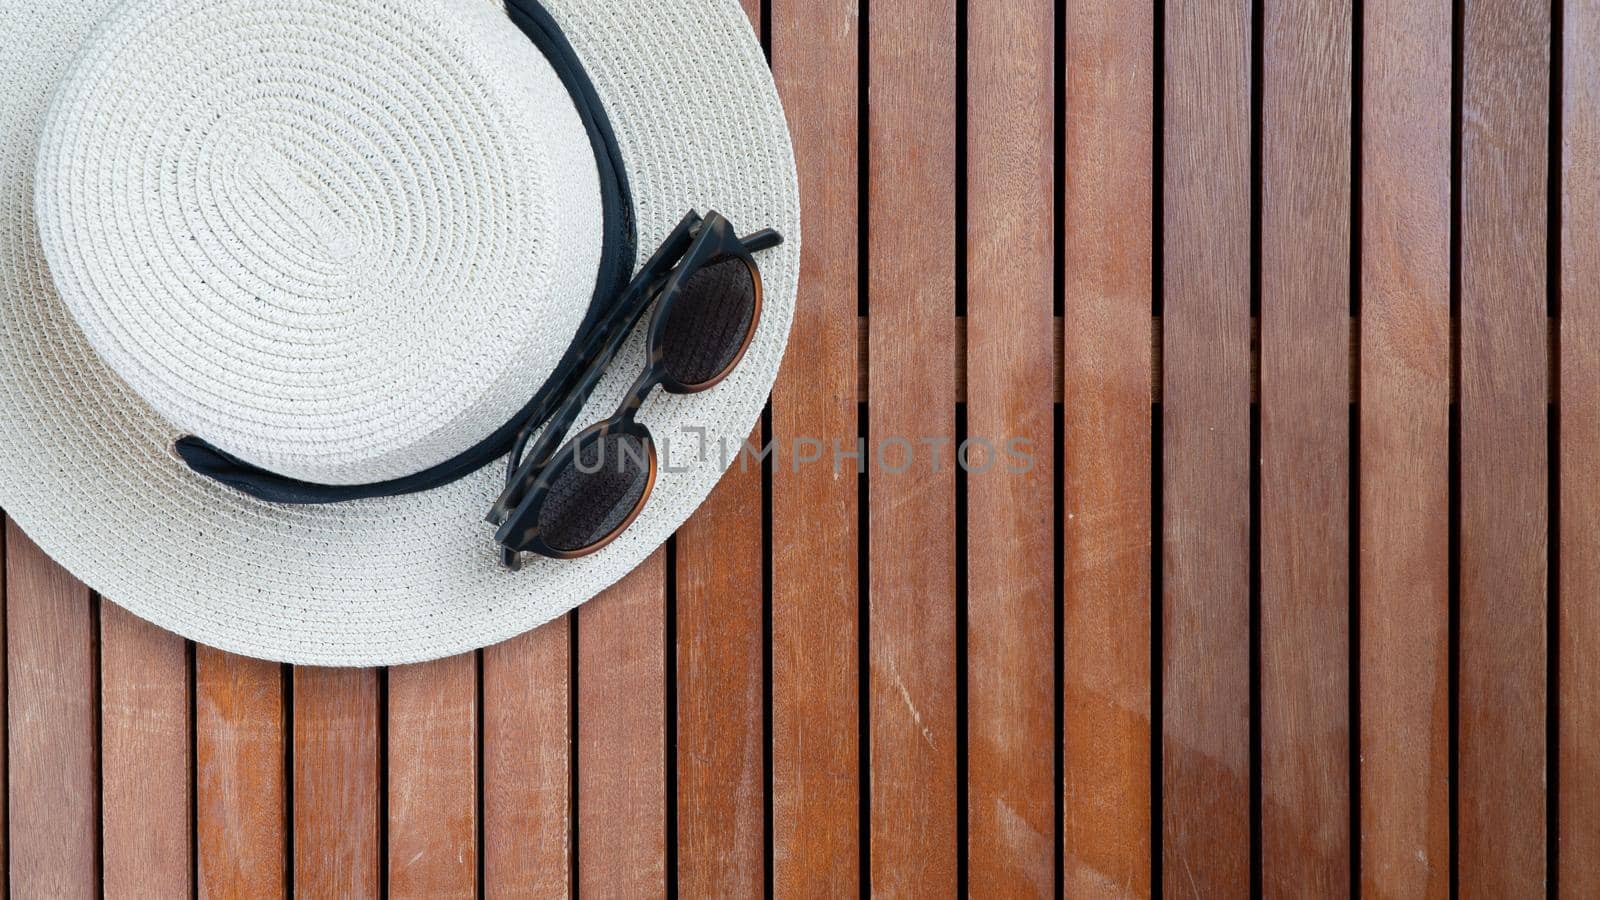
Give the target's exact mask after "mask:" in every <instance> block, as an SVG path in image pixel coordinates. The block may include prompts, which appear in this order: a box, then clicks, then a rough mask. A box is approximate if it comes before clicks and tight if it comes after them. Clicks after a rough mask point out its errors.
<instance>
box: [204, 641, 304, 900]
mask: <svg viewBox="0 0 1600 900" xmlns="http://www.w3.org/2000/svg"><path fill="white" fill-rule="evenodd" d="M283 680H284V676H283V667H282V666H280V665H278V664H277V663H270V662H264V661H262V660H259V659H247V658H245V657H243V656H235V655H233V654H231V653H224V652H223V651H221V650H215V649H212V648H210V647H197V648H196V650H195V769H196V772H197V773H198V783H197V784H196V785H195V791H196V798H195V800H196V821H195V829H196V832H197V834H198V838H197V840H198V843H199V856H200V860H199V862H200V885H199V887H200V896H202V897H276V896H282V895H283V894H284V893H285V891H286V889H287V886H288V885H287V880H288V876H287V866H288V860H287V855H288V832H287V823H286V821H285V819H286V816H285V810H286V807H285V805H284V801H285V797H286V793H285V791H286V784H285V782H286V780H287V778H286V774H285V772H284V761H285V760H284V714H285V713H284V698H283Z"/></svg>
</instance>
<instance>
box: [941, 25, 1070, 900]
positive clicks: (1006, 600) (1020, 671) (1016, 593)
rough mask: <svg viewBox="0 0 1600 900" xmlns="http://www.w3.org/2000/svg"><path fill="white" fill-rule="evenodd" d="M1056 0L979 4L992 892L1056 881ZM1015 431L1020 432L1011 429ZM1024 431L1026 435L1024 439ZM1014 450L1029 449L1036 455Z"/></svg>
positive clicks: (979, 591) (973, 87)
mask: <svg viewBox="0 0 1600 900" xmlns="http://www.w3.org/2000/svg"><path fill="white" fill-rule="evenodd" d="M1053 7H1054V5H1053V4H1052V3H1050V2H1048V0H1026V2H1016V3H1005V4H1001V3H980V4H973V5H970V6H969V7H968V8H967V16H968V18H967V78H968V80H967V85H968V87H967V92H968V93H967V111H966V115H967V146H968V156H967V171H966V172H965V173H964V176H965V178H966V181H967V191H968V195H967V196H968V200H967V204H968V205H967V233H966V234H965V235H964V236H963V239H964V240H965V241H966V247H967V266H968V281H967V286H968V289H967V320H968V331H967V339H968V340H967V347H966V352H967V371H968V372H969V375H970V381H969V384H968V391H967V431H968V434H969V436H970V438H971V443H970V444H969V446H968V451H967V457H966V458H967V468H968V474H967V490H968V518H967V525H966V527H967V535H968V537H967V541H968V543H967V566H968V569H967V654H968V655H967V753H968V762H967V771H968V778H967V783H966V785H965V786H964V789H965V790H966V792H967V811H968V812H967V829H968V830H967V846H966V847H963V848H960V850H961V852H963V853H966V854H967V857H968V863H967V866H968V879H969V882H970V883H971V884H974V885H980V886H982V887H983V890H984V891H986V892H993V893H995V894H1001V895H1016V896H1022V895H1032V896H1047V895H1049V894H1052V893H1054V891H1055V882H1056V865H1055V850H1056V827H1055V821H1056V816H1055V812H1056V799H1057V798H1056V791H1055V784H1056V782H1055V747H1054V745H1055V740H1056V735H1055V678H1056V672H1055V522H1054V516H1053V513H1054V509H1053V507H1054V504H1053V492H1054V486H1055V465H1054V453H1053V451H1052V448H1053V444H1054V441H1055V423H1054V399H1055V398H1054V396H1053V394H1054V388H1055V385H1054V383H1053V382H1054V378H1053V374H1054V373H1053V372H1052V371H1051V369H1050V367H1048V366H1044V365H1040V362H1041V361H1042V360H1046V359H1052V358H1053V357H1054V355H1055V353H1054V348H1052V347H1051V344H1052V343H1053V342H1054V340H1055V335H1056V332H1055V330H1054V328H1053V327H1052V326H1053V315H1052V314H1053V310H1052V309H1051V305H1052V289H1053V286H1054V283H1055V272H1054V262H1055V233H1054V227H1053V222H1054V218H1055V217H1054V196H1055V190H1054V183H1055V175H1054V169H1055V160H1054V156H1055V110H1054V107H1055V83H1054V79H1051V78H1046V77H1041V75H1042V73H1048V72H1049V71H1050V69H1051V67H1052V65H1053V63H1054V59H1055V12H1054V8H1053ZM1013 442H1016V443H1013ZM1022 442H1025V443H1022ZM1016 453H1026V454H1027V460H1026V462H1024V461H1023V459H1022V457H1021V456H1018V455H1014V454H1016Z"/></svg>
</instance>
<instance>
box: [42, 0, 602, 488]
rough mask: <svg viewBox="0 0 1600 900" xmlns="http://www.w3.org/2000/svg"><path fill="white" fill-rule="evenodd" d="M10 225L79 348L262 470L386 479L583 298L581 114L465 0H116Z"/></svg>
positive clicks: (483, 409)
mask: <svg viewBox="0 0 1600 900" xmlns="http://www.w3.org/2000/svg"><path fill="white" fill-rule="evenodd" d="M37 178H38V180H37V185H36V212H37V218H38V222H39V229H40V236H41V242H42V243H43V245H44V249H45V252H46V256H47V258H48V260H49V263H50V267H51V274H52V277H53V278H54V280H55V283H56V285H57V287H58V290H59V292H60V295H61V297H62V299H63V300H64V301H65V302H66V304H67V307H68V308H69V310H70V311H71V313H72V315H73V316H74V318H75V319H76V320H77V321H78V323H79V325H80V326H81V327H82V328H83V331H84V333H85V335H86V336H87V337H88V338H89V341H90V343H91V344H92V345H93V346H94V348H95V350H96V352H97V354H98V355H99V356H100V357H101V358H102V359H103V360H104V361H105V362H106V363H107V364H108V365H109V366H110V367H111V368H112V369H113V370H114V371H115V372H116V373H117V374H118V375H119V376H120V377H121V378H122V379H123V380H124V381H126V382H127V383H128V384H129V385H130V386H132V387H133V388H134V390H135V391H137V392H138V393H139V394H140V395H141V396H142V397H143V398H144V399H145V400H146V401H147V402H148V403H149V404H150V405H151V406H152V407H153V408H154V409H155V410H156V411H157V412H159V413H160V414H161V415H162V416H163V417H165V418H166V419H167V420H169V421H170V422H171V423H172V424H173V425H174V426H175V427H177V428H178V429H180V430H183V431H185V432H187V433H190V434H194V435H195V436H197V437H200V438H202V439H204V440H205V441H207V442H208V443H210V444H212V445H214V446H216V447H217V448H219V449H221V450H223V451H225V452H227V453H230V454H232V455H234V456H237V457H239V458H241V459H243V460H245V461H247V462H250V463H253V464H255V465H257V466H260V467H262V468H266V469H269V470H271V471H274V472H277V473H279V474H281V475H285V476H288V477H291V478H296V479H300V480H304V481H311V482H315V483H321V484H359V483H367V482H374V481H384V480H389V479H393V478H400V477H404V476H406V475H410V474H414V473H416V472H419V471H422V470H424V469H427V468H429V467H431V466H434V465H437V464H439V463H441V462H444V461H446V460H448V459H450V458H452V457H454V456H456V455H457V454H459V453H461V452H462V451H464V450H466V449H467V448H470V447H472V446H473V445H475V444H477V443H478V442H479V441H481V440H482V439H484V438H485V437H486V436H487V435H489V434H490V433H492V432H494V431H495V430H496V429H497V428H499V427H500V426H502V425H504V424H505V423H506V422H507V421H508V420H509V419H511V418H512V417H513V416H514V415H515V414H516V413H517V411H518V410H519V409H521V408H522V406H523V405H524V404H526V403H527V402H528V399H529V397H530V396H531V395H532V394H533V392H534V391H535V390H536V389H537V388H538V387H539V385H540V384H542V383H543V382H544V380H545V379H546V378H547V377H548V375H549V374H550V372H551V370H552V369H553V368H554V367H555V365H556V364H557V362H558V361H559V360H560V358H561V356H562V354H563V353H564V352H565V350H566V348H567V346H568V344H569V343H570V341H571V339H572V336H573V334H574V333H575V331H576V329H577V327H578V325H579V323H580V322H581V321H582V318H583V316H584V313H585V312H586V310H587V308H588V305H589V302H590V298H591V295H592V293H593V290H594V282H595V272H596V268H597V266H598V263H599V256H600V246H601V243H602V237H601V234H602V225H603V223H602V212H601V201H600V192H599V191H600V189H599V181H598V174H597V170H596V166H595V161H594V155H593V151H592V149H591V145H590V143H589V140H588V136H587V133H586V131H585V129H584V125H583V122H582V120H581V118H580V117H579V115H578V112H577V110H576V109H575V107H574V105H573V101H572V99H571V97H570V96H569V95H568V94H567V91H566V89H565V87H564V86H563V85H562V83H561V80H560V78H559V76H558V75H557V74H556V73H555V71H554V70H553V69H552V68H551V66H550V64H549V62H548V61H547V60H546V59H545V58H544V56H543V55H542V54H541V53H540V52H539V50H538V49H537V48H535V47H534V46H533V45H532V44H531V43H530V42H529V41H528V40H527V39H526V38H525V37H524V36H523V35H522V34H521V33H520V32H519V31H518V30H517V28H516V27H515V26H514V25H512V24H511V23H510V22H509V21H508V20H507V19H506V17H505V15H504V12H503V11H502V10H500V9H498V8H497V7H496V6H495V5H494V4H493V3H491V2H487V0H473V2H466V3H461V2H445V0H387V2H379V0H292V2H289V3H284V4H270V5H261V4H258V3H255V2H244V0H157V2H150V0H128V2H124V3H122V4H120V5H119V6H118V7H117V8H116V9H115V10H114V12H113V13H112V15H111V16H110V17H109V18H108V19H107V21H106V22H105V23H104V25H103V26H102V28H101V29H100V30H99V31H98V32H97V34H96V35H95V37H94V38H93V39H92V40H90V41H89V42H88V44H87V45H86V46H85V47H84V48H83V49H82V51H81V52H80V55H79V56H78V58H77V60H76V61H75V63H74V64H73V66H72V69H71V71H70V72H69V73H68V74H67V77H66V79H65V81H64V83H63V86H62V88H61V90H60V92H59V93H58V95H57V97H56V101H55V103H54V105H53V107H52V109H51V112H50V115H49V118H48V122H47V125H46V129H45V133H44V137H43V140H42V143H41V148H40V154H39V166H38V172H37Z"/></svg>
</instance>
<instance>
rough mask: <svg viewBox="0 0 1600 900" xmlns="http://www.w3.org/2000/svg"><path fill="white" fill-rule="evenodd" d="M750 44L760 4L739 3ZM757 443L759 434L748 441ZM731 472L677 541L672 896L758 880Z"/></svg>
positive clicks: (758, 722)
mask: <svg viewBox="0 0 1600 900" xmlns="http://www.w3.org/2000/svg"><path fill="white" fill-rule="evenodd" d="M743 5H744V10H745V14H746V15H747V16H749V18H750V22H751V25H752V26H753V27H754V28H755V30H756V32H757V35H758V36H759V34H760V30H761V2H760V0H743ZM749 443H750V445H751V446H753V447H759V446H761V428H760V426H757V427H756V430H755V432H754V433H753V434H752V435H751V436H750V440H749ZM745 463H746V461H744V460H741V462H740V463H739V464H735V465H734V466H733V467H732V468H731V469H730V470H729V471H728V473H727V474H726V475H724V476H723V479H722V481H721V482H720V483H719V484H718V485H717V488H716V490H715V491H713V492H712V494H711V497H710V498H709V499H708V500H707V501H706V502H705V504H704V505H702V506H701V507H700V509H699V510H697V511H696V513H695V515H694V516H693V517H692V518H691V519H690V520H689V521H688V522H687V523H685V525H684V526H683V527H682V528H681V529H679V531H678V538H677V541H678V543H677V571H676V572H675V573H673V574H674V577H675V579H676V586H677V646H676V648H675V650H674V652H675V653H676V654H677V685H676V687H675V689H676V690H677V692H678V693H677V703H678V721H677V729H678V741H677V746H678V753H677V758H676V759H675V760H672V761H671V762H672V764H674V765H676V766H677V774H678V796H677V798H676V802H677V805H678V820H677V821H678V833H677V838H678V884H677V887H678V889H679V890H680V891H681V892H683V893H684V894H687V895H688V896H690V897H710V896H723V897H725V896H734V895H744V896H754V895H756V894H759V893H761V892H762V890H763V889H764V887H765V884H766V837H765V834H766V815H765V803H766V781H765V771H764V758H765V755H766V754H765V740H766V733H765V725H764V723H763V718H764V712H763V709H762V707H763V704H764V702H765V685H764V683H763V680H764V678H765V673H764V671H763V668H764V666H763V662H762V653H763V646H762V644H763V641H764V640H765V635H764V634H763V629H762V607H763V604H764V602H765V598H764V596H763V585H762V580H763V579H762V546H761V533H762V528H764V527H765V523H764V522H762V507H761V469H760V467H759V466H756V465H748V464H745Z"/></svg>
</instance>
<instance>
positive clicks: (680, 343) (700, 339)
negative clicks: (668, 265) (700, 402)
mask: <svg viewBox="0 0 1600 900" xmlns="http://www.w3.org/2000/svg"><path fill="white" fill-rule="evenodd" d="M755 314H756V283H755V278H754V277H752V276H751V274H750V267H749V266H748V265H746V264H745V261H744V260H743V259H741V258H739V257H733V256H731V257H727V258H725V259H722V260H719V261H716V262H713V263H711V264H709V265H706V266H704V267H702V268H701V269H699V270H698V271H696V272H694V273H693V274H692V275H690V276H689V277H688V279H686V280H685V281H684V284H683V290H682V292H681V293H679V294H678V297H677V299H676V300H674V301H673V303H672V309H670V310H669V311H668V312H667V326H666V330H665V332H664V333H663V334H662V340H661V344H662V351H663V361H664V362H665V363H666V367H667V374H669V375H671V376H672V377H673V378H675V379H677V381H678V382H680V383H682V384H686V385H689V386H691V387H693V386H695V385H701V384H705V383H706V382H708V381H715V380H716V379H717V377H718V376H720V375H722V374H724V373H725V372H726V371H727V370H728V367H729V366H731V365H733V363H734V360H735V359H736V358H737V357H738V355H739V348H741V347H743V346H744V339H745V335H747V334H749V333H750V324H751V319H753V318H754V317H755Z"/></svg>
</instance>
